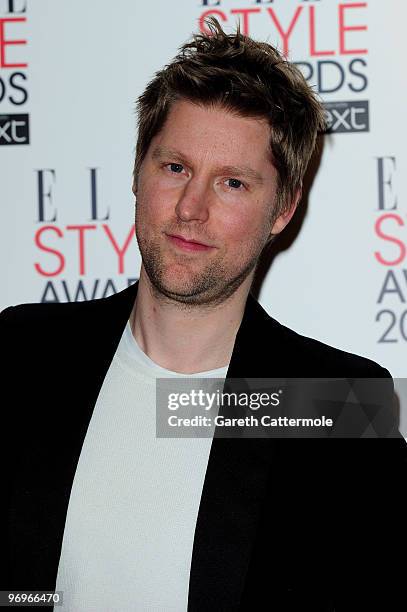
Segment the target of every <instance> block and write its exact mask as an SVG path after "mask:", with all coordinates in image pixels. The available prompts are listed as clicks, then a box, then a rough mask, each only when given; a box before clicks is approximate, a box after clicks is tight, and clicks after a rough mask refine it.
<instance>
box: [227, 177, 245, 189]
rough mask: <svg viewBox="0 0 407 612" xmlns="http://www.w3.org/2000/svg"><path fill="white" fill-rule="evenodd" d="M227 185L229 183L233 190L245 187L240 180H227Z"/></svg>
mask: <svg viewBox="0 0 407 612" xmlns="http://www.w3.org/2000/svg"><path fill="white" fill-rule="evenodd" d="M227 183H229V187H232V188H233V189H239V188H240V187H244V185H243V183H242V181H239V179H234V178H231V179H227Z"/></svg>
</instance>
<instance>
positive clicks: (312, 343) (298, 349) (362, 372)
mask: <svg viewBox="0 0 407 612" xmlns="http://www.w3.org/2000/svg"><path fill="white" fill-rule="evenodd" d="M272 322H273V324H274V325H277V326H278V329H279V332H280V333H281V335H282V338H283V341H284V342H285V343H286V344H287V345H288V346H289V347H290V350H291V351H295V355H296V358H298V359H301V360H302V361H303V362H304V363H306V362H307V361H309V360H312V361H313V362H314V365H315V366H316V368H318V369H321V370H322V371H324V370H332V371H333V372H346V376H349V377H351V376H353V377H356V378H358V377H360V378H363V377H366V378H391V374H390V372H389V370H387V369H386V368H384V367H383V366H381V365H380V364H379V363H377V362H376V361H374V360H373V359H369V358H368V357H364V356H362V355H359V354H356V353H351V352H347V351H344V350H342V349H339V348H337V347H334V346H331V345H329V344H326V343H324V342H321V341H320V340H316V339H315V338H311V337H308V336H305V335H303V334H300V333H298V332H296V331H294V330H293V329H291V328H289V327H287V326H285V325H283V324H282V323H279V322H278V321H276V320H275V319H272Z"/></svg>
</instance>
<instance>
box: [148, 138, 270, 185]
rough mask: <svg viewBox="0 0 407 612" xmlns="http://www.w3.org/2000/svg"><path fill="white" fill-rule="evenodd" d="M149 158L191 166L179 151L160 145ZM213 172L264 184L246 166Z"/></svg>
mask: <svg viewBox="0 0 407 612" xmlns="http://www.w3.org/2000/svg"><path fill="white" fill-rule="evenodd" d="M151 157H152V159H162V158H164V157H167V158H173V159H177V160H178V161H180V162H183V163H185V164H186V165H187V166H191V163H190V162H189V161H188V159H187V157H186V155H183V153H181V151H177V150H175V149H169V148H167V147H162V146H160V145H159V146H157V147H155V149H153V152H152V154H151ZM215 171H216V173H219V174H230V175H233V176H242V177H246V178H247V179H249V180H251V181H253V182H254V183H257V184H259V185H262V184H263V183H264V178H263V177H262V175H261V174H260V173H259V172H257V171H256V170H253V168H250V167H248V166H219V167H218V168H216V169H215Z"/></svg>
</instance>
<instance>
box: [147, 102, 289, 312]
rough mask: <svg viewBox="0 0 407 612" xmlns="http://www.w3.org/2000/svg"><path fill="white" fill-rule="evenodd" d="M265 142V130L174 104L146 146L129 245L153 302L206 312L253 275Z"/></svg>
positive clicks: (261, 222) (265, 184) (261, 226)
mask: <svg viewBox="0 0 407 612" xmlns="http://www.w3.org/2000/svg"><path fill="white" fill-rule="evenodd" d="M269 134H270V132H269V127H268V125H267V122H266V121H265V120H258V119H252V118H242V117H237V116H234V115H232V114H231V113H229V112H227V111H225V110H223V109H220V108H209V107H200V106H197V105H195V104H192V103H191V102H188V101H184V100H182V101H177V102H176V103H174V104H173V106H172V108H171V110H170V112H169V114H168V117H167V120H166V122H165V125H164V127H163V129H162V130H161V132H160V133H159V134H157V135H156V136H155V137H154V138H153V140H152V141H151V143H150V146H149V149H148V151H147V154H146V156H145V159H144V160H143V163H142V166H141V169H140V173H139V180H138V185H137V192H136V196H137V204H136V219H135V220H136V236H137V241H138V244H139V249H140V253H141V256H142V261H143V266H144V268H145V271H146V273H147V275H148V277H149V279H150V282H151V283H152V285H153V288H154V289H155V290H156V291H158V292H159V294H161V295H162V296H166V297H167V298H170V299H171V300H175V301H177V302H179V303H183V304H190V305H198V304H199V305H204V304H207V305H209V304H212V305H214V304H216V303H221V302H222V301H224V300H225V299H226V298H227V297H229V296H230V295H231V294H232V293H234V291H236V289H237V288H238V287H239V286H240V285H241V284H242V282H243V281H244V280H245V279H246V278H247V277H248V275H249V274H250V272H252V271H254V268H255V266H256V263H257V260H258V258H259V255H260V254H261V251H262V249H263V247H264V245H265V243H266V241H267V238H268V237H269V236H270V232H271V230H272V225H271V221H270V217H271V214H270V212H271V207H272V206H273V205H274V201H275V195H276V181H277V172H276V170H275V168H274V166H273V165H272V164H271V162H270V161H269V154H268V146H269ZM279 223H280V225H281V219H280V221H277V222H275V225H274V228H276V232H278V231H281V230H280V226H279ZM277 226H278V227H277ZM274 228H273V229H274ZM281 229H282V227H281ZM174 235H178V236H182V237H183V238H185V239H186V240H195V241H197V242H200V243H203V244H205V245H207V247H206V248H200V249H198V248H196V247H195V248H194V247H192V245H191V244H189V245H188V244H187V243H185V242H184V243H183V242H182V241H179V240H177V239H174V238H172V236H174Z"/></svg>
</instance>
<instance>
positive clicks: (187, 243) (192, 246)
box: [167, 234, 213, 251]
mask: <svg viewBox="0 0 407 612" xmlns="http://www.w3.org/2000/svg"><path fill="white" fill-rule="evenodd" d="M167 237H168V238H169V239H170V241H171V242H172V243H173V244H175V245H176V246H178V247H180V248H181V249H184V250H185V251H208V250H209V249H212V248H213V247H211V246H210V245H209V244H203V243H202V242H197V241H196V240H187V239H186V238H183V237H182V236H180V235H179V234H167Z"/></svg>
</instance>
